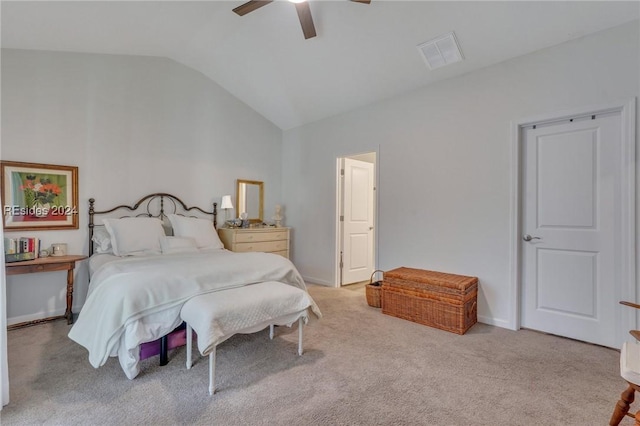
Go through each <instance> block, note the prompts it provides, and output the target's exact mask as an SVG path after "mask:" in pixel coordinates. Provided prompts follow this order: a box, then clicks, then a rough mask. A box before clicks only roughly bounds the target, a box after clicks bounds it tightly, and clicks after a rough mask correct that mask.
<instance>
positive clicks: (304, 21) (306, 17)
mask: <svg viewBox="0 0 640 426" xmlns="http://www.w3.org/2000/svg"><path fill="white" fill-rule="evenodd" d="M289 1H290V2H291V3H294V4H295V6H296V11H297V12H298V19H300V25H301V26H302V32H303V33H304V38H305V39H309V38H311V37H315V36H316V27H315V26H314V25H313V18H312V17H311V9H309V2H308V1H306V0H289ZM350 1H353V2H356V3H365V4H369V3H371V0H350ZM271 2H273V0H251V1H248V2H246V3H243V4H241V5H240V6H238V7H236V8H235V9H233V11H234V12H235V13H237V14H238V15H240V16H243V15H246V14H247V13H249V12H253V11H254V10H256V9H259V8H261V7H262V6H266V5H268V4H269V3H271Z"/></svg>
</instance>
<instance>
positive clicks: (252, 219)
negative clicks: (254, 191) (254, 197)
mask: <svg viewBox="0 0 640 426" xmlns="http://www.w3.org/2000/svg"><path fill="white" fill-rule="evenodd" d="M243 184H244V185H257V186H258V189H259V190H260V201H259V203H260V204H259V205H258V217H249V218H247V219H249V223H262V222H263V221H264V182H262V181H260V180H246V179H238V180H236V208H237V209H238V210H237V212H238V216H239V215H240V213H242V209H241V208H240V207H241V206H242V205H244V204H245V203H240V185H243ZM245 201H246V200H245Z"/></svg>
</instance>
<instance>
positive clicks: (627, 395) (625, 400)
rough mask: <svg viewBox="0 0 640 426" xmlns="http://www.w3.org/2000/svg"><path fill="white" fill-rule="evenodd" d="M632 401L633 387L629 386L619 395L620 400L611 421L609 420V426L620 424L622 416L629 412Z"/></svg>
mask: <svg viewBox="0 0 640 426" xmlns="http://www.w3.org/2000/svg"><path fill="white" fill-rule="evenodd" d="M633 399H634V389H633V386H631V385H629V387H628V388H627V389H625V390H624V392H622V394H621V395H620V400H619V401H618V403H617V404H616V408H615V410H614V411H613V414H612V415H611V420H609V425H611V426H617V425H618V424H620V422H621V421H622V419H623V418H624V416H626V415H627V413H628V412H629V405H631V403H633Z"/></svg>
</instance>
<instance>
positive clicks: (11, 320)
mask: <svg viewBox="0 0 640 426" xmlns="http://www.w3.org/2000/svg"><path fill="white" fill-rule="evenodd" d="M64 311H65V309H64V308H63V309H57V310H55V311H41V312H36V313H33V314H29V315H20V316H17V317H12V318H7V325H14V324H20V323H23V322H29V321H36V320H40V319H43V318H49V317H57V316H59V315H64ZM74 312H76V311H74Z"/></svg>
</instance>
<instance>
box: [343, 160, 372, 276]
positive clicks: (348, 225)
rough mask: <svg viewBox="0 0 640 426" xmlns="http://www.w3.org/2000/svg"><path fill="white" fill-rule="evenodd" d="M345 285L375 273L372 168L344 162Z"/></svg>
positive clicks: (370, 165)
mask: <svg viewBox="0 0 640 426" xmlns="http://www.w3.org/2000/svg"><path fill="white" fill-rule="evenodd" d="M343 193H344V199H343V200H344V202H343V213H344V214H343V218H344V220H343V250H342V251H343V267H342V284H343V285H345V284H351V283H355V282H359V281H365V280H368V279H369V278H370V277H371V274H372V272H373V270H374V269H373V259H374V247H373V222H374V221H373V212H374V209H373V207H374V172H373V164H372V163H367V162H364V161H359V160H354V159H351V158H345V159H344V189H343Z"/></svg>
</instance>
